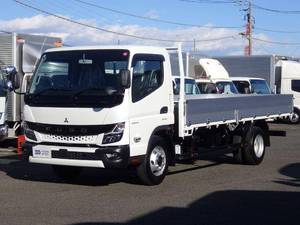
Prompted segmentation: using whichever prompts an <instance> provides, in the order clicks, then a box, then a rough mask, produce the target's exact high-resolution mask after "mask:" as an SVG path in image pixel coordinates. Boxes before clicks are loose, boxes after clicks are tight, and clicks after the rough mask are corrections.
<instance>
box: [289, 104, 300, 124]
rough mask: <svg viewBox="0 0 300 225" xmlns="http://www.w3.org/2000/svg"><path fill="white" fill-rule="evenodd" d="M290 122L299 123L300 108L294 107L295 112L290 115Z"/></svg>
mask: <svg viewBox="0 0 300 225" xmlns="http://www.w3.org/2000/svg"><path fill="white" fill-rule="evenodd" d="M289 122H290V123H291V124H299V122H300V111H299V109H296V108H294V112H293V114H292V115H291V116H290V117H289Z"/></svg>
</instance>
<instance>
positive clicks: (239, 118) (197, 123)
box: [185, 94, 293, 135]
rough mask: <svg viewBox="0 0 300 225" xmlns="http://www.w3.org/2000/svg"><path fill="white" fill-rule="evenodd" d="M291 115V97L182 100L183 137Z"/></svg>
mask: <svg viewBox="0 0 300 225" xmlns="http://www.w3.org/2000/svg"><path fill="white" fill-rule="evenodd" d="M292 111H293V96H292V95H273V94H272V95H253V94H251V95H250V94H249V95H221V94H201V95H189V96H188V95H187V96H185V134H187V135H190V134H191V133H190V131H191V130H193V129H194V128H200V127H210V126H218V125H222V124H230V123H240V122H246V121H254V120H261V119H277V118H280V117H286V116H289V115H290V114H291V112H292Z"/></svg>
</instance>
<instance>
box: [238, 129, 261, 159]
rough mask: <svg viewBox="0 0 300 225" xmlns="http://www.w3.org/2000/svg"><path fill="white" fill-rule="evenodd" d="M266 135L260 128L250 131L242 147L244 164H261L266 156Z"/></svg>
mask: <svg viewBox="0 0 300 225" xmlns="http://www.w3.org/2000/svg"><path fill="white" fill-rule="evenodd" d="M265 149H266V145H265V134H264V132H263V130H262V129H261V128H260V127H253V128H252V129H249V131H248V133H247V134H246V137H245V141H244V143H243V147H242V154H243V160H244V163H246V164H250V165H258V164H260V163H261V162H262V161H263V159H264V156H265Z"/></svg>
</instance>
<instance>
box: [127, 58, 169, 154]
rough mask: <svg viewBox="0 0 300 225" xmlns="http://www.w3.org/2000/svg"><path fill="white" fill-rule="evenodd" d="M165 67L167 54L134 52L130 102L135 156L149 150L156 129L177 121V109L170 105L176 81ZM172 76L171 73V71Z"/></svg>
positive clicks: (132, 146)
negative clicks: (174, 119)
mask: <svg viewBox="0 0 300 225" xmlns="http://www.w3.org/2000/svg"><path fill="white" fill-rule="evenodd" d="M164 67H165V58H164V56H163V55H156V54H136V55H134V56H133V59H132V65H131V71H132V85H131V100H130V103H129V105H130V107H129V118H130V120H129V122H130V152H131V156H134V155H144V154H146V151H147V146H148V142H149V139H150V137H151V134H152V133H153V131H154V130H155V129H156V128H157V127H160V126H163V125H168V124H171V123H172V122H173V121H172V119H173V117H172V116H173V115H172V114H173V110H172V109H171V108H170V107H171V105H170V102H171V101H170V98H171V97H172V95H170V93H169V92H170V91H172V83H171V81H170V82H169V79H165V75H166V74H165V70H164ZM168 76H169V77H171V76H170V75H169V74H168ZM170 89H171V90H170ZM172 101H173V99H172Z"/></svg>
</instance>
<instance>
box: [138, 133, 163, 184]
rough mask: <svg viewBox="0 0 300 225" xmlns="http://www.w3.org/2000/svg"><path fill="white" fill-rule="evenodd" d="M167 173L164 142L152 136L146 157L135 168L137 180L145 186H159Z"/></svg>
mask: <svg viewBox="0 0 300 225" xmlns="http://www.w3.org/2000/svg"><path fill="white" fill-rule="evenodd" d="M167 171H168V152H167V145H166V144H165V142H164V140H163V139H162V138H160V137H158V136H153V137H152V138H151V140H150V143H149V146H148V150H147V154H146V157H145V159H144V161H143V163H142V164H141V165H140V166H139V167H138V168H137V175H138V177H139V179H140V180H141V181H142V182H143V184H146V185H158V184H160V183H161V182H162V181H163V180H164V178H165V176H166V174H167Z"/></svg>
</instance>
